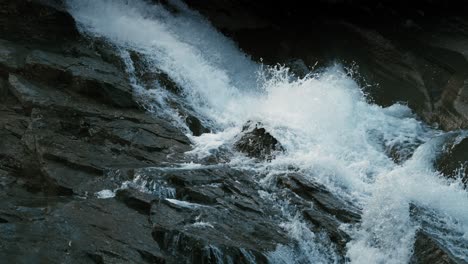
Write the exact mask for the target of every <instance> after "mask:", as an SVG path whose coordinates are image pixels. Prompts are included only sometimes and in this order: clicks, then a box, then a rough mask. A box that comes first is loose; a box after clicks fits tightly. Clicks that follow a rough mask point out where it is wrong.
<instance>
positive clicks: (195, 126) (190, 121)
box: [185, 115, 210, 136]
mask: <svg viewBox="0 0 468 264" xmlns="http://www.w3.org/2000/svg"><path fill="white" fill-rule="evenodd" d="M185 123H186V124H187V126H188V128H189V129H190V131H192V133H193V135H194V136H200V135H201V134H203V133H208V132H210V131H209V130H208V129H207V128H206V127H204V126H203V124H202V123H201V122H200V119H198V118H196V117H195V116H192V115H188V116H187V117H186V118H185Z"/></svg>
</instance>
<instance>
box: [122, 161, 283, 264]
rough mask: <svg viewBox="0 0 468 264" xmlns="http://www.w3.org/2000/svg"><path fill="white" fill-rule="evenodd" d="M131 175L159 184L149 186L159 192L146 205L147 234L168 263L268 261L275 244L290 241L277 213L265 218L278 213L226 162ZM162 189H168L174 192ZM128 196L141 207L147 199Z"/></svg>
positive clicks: (247, 177) (249, 180) (246, 177)
mask: <svg viewBox="0 0 468 264" xmlns="http://www.w3.org/2000/svg"><path fill="white" fill-rule="evenodd" d="M133 174H134V175H138V176H139V177H144V179H145V180H144V181H145V182H154V183H157V185H158V186H159V187H158V188H157V189H154V190H153V191H151V190H149V191H150V193H152V195H156V196H158V197H159V198H158V199H157V200H154V201H153V203H152V206H151V221H152V223H153V227H154V229H153V233H152V234H153V238H154V239H155V240H156V241H157V242H158V244H159V246H160V247H161V249H162V250H163V251H164V253H165V254H167V255H168V256H170V257H169V258H168V261H169V262H170V263H172V262H177V261H178V262H187V263H203V261H208V262H209V263H211V262H213V263H221V262H222V261H224V262H225V263H229V260H231V261H233V263H249V259H254V260H256V263H267V258H266V254H267V253H268V252H269V251H272V250H274V249H275V248H276V245H277V244H288V243H290V242H289V240H288V239H287V238H286V235H285V234H284V231H283V230H281V229H280V228H279V225H278V224H279V218H275V217H266V216H274V215H275V214H278V212H275V211H274V210H275V209H272V208H273V207H272V206H271V204H269V203H268V202H267V201H263V199H261V198H260V197H259V194H258V192H257V190H256V189H255V186H256V185H255V183H254V182H253V180H252V177H251V175H250V174H248V173H247V172H242V171H238V170H233V169H230V168H228V167H214V168H211V169H209V168H205V169H177V168H176V169H169V168H166V169H154V168H153V169H152V168H148V169H137V170H134V171H133ZM151 185H152V184H150V186H151ZM164 188H165V189H166V190H167V189H169V188H173V189H174V193H175V196H168V193H171V192H167V191H164V190H163V189H164ZM132 192H133V191H132ZM127 196H128V195H127ZM131 197H138V196H137V195H135V194H131ZM146 197H147V196H146ZM125 199H127V198H125ZM132 199H137V200H138V201H139V202H138V204H140V205H141V206H143V207H144V208H146V205H147V204H148V202H147V201H149V199H147V198H143V199H142V198H132ZM144 200H145V201H146V202H145V201H144ZM141 206H138V207H137V209H136V210H140V209H141V208H142V207H141ZM171 261H172V262H171Z"/></svg>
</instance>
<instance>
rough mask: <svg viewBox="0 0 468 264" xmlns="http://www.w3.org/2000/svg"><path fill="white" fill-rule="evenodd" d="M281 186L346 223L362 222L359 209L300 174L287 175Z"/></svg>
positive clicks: (281, 180) (282, 178) (282, 179)
mask: <svg viewBox="0 0 468 264" xmlns="http://www.w3.org/2000/svg"><path fill="white" fill-rule="evenodd" d="M279 184H281V185H282V186H285V187H287V188H288V189H290V190H291V191H293V192H294V193H296V194H297V195H299V196H300V197H302V198H304V199H306V200H309V201H313V202H314V204H315V205H316V207H317V208H318V209H319V210H322V211H325V212H327V213H328V214H330V215H333V216H334V217H336V218H337V219H339V220H341V221H343V222H345V223H356V222H358V221H359V220H360V215H359V210H358V209H357V208H354V207H353V206H351V205H350V204H349V203H347V202H346V201H344V200H342V199H340V198H338V197H336V196H335V195H333V194H332V193H331V192H330V191H328V190H327V188H326V187H325V186H322V185H320V184H318V183H316V182H312V181H310V180H307V179H306V178H305V177H304V176H302V175H300V174H287V175H285V176H284V177H281V178H280V179H279Z"/></svg>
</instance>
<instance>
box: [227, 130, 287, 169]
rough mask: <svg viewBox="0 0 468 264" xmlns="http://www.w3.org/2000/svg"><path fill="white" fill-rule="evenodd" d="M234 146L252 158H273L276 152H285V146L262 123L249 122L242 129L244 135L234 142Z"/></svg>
mask: <svg viewBox="0 0 468 264" xmlns="http://www.w3.org/2000/svg"><path fill="white" fill-rule="evenodd" d="M234 148H235V149H236V150H238V151H240V152H242V153H245V154H246V155H247V156H249V157H251V158H257V159H259V160H267V161H269V160H272V159H274V158H275V154H276V153H279V152H283V151H284V148H283V146H282V145H281V143H280V142H278V140H277V139H276V138H274V137H273V136H272V135H271V134H270V133H269V132H267V131H266V129H265V128H263V127H261V124H260V123H253V122H249V123H247V124H246V125H245V126H244V127H243V129H242V135H241V137H240V138H239V140H237V142H236V143H234Z"/></svg>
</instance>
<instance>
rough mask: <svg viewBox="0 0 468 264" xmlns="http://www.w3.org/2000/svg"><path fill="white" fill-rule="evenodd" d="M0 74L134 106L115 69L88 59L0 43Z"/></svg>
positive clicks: (9, 43)
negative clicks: (16, 76)
mask: <svg viewBox="0 0 468 264" xmlns="http://www.w3.org/2000/svg"><path fill="white" fill-rule="evenodd" d="M0 46H1V47H2V49H3V47H5V51H4V52H2V53H1V54H0V72H1V71H2V70H1V69H3V71H10V72H16V73H20V74H21V75H23V76H25V77H27V78H28V79H30V80H35V81H39V82H41V83H43V84H45V85H48V86H54V87H57V88H64V89H69V90H71V91H75V92H78V93H80V94H83V95H85V96H88V97H90V98H93V99H97V100H100V101H102V102H105V103H109V104H113V105H116V106H119V107H129V108H130V107H135V106H136V105H137V104H136V102H135V101H134V100H133V99H132V91H131V87H130V85H129V83H128V81H127V80H126V78H125V76H124V75H123V74H122V73H121V71H119V70H118V69H117V68H116V67H114V66H113V65H111V64H108V63H106V62H104V61H102V60H98V59H94V58H89V57H78V58H75V57H69V56H64V55H61V54H57V53H52V52H45V51H40V50H30V49H27V48H25V47H24V46H17V45H14V44H12V43H11V42H7V41H4V40H2V41H0Z"/></svg>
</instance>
